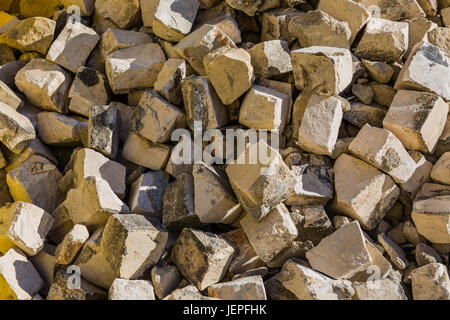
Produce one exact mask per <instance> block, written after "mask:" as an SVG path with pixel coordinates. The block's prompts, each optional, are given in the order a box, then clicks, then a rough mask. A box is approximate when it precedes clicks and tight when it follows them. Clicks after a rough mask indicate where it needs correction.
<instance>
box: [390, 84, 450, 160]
mask: <svg viewBox="0 0 450 320" xmlns="http://www.w3.org/2000/svg"><path fill="white" fill-rule="evenodd" d="M447 113H448V105H447V103H445V102H444V100H443V99H441V98H440V97H438V96H436V95H434V94H431V93H426V92H418V91H408V90H400V91H398V92H397V94H396V95H395V98H394V101H392V104H391V106H390V108H389V110H388V113H387V115H386V118H385V119H384V120H383V127H384V128H386V129H388V130H389V131H391V132H392V133H394V134H395V135H396V137H397V138H398V139H399V140H400V141H401V142H402V143H403V145H404V146H405V148H407V149H408V150H416V151H421V152H423V153H430V152H432V151H433V150H434V148H435V146H436V143H437V141H438V140H439V137H440V136H441V134H442V131H443V130H444V126H445V121H446V115H447Z"/></svg>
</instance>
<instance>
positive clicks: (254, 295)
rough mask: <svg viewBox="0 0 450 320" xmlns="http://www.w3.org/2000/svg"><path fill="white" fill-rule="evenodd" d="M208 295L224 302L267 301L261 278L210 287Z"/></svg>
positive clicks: (239, 280) (255, 277)
mask: <svg viewBox="0 0 450 320" xmlns="http://www.w3.org/2000/svg"><path fill="white" fill-rule="evenodd" d="M208 295H209V296H210V297H214V298H219V299H222V300H266V290H265V288H264V283H263V280H262V278H261V276H253V277H246V278H241V279H237V280H233V281H229V282H222V283H217V284H213V285H212V286H210V287H208Z"/></svg>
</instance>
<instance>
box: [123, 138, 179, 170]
mask: <svg viewBox="0 0 450 320" xmlns="http://www.w3.org/2000/svg"><path fill="white" fill-rule="evenodd" d="M170 149H171V148H170V146H167V145H164V144H160V143H157V144H155V143H152V142H151V141H149V140H146V139H144V138H142V137H140V136H138V135H137V134H135V133H133V132H130V134H129V136H128V138H127V140H126V141H125V145H124V146H123V149H122V157H123V158H124V159H126V160H128V161H131V162H133V163H135V164H138V165H140V166H143V167H146V168H148V169H151V170H155V171H158V170H162V169H164V168H165V167H166V164H167V161H168V159H169V157H170Z"/></svg>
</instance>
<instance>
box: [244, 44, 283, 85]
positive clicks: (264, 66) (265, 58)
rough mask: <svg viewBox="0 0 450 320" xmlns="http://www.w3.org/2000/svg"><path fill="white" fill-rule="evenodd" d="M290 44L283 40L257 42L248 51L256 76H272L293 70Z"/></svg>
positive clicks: (263, 77)
mask: <svg viewBox="0 0 450 320" xmlns="http://www.w3.org/2000/svg"><path fill="white" fill-rule="evenodd" d="M289 52H290V51H289V44H288V43H287V42H286V41H283V40H270V41H265V42H261V43H258V44H256V45H255V46H253V47H252V48H251V49H250V50H248V53H250V56H251V63H252V66H253V70H254V72H255V76H256V77H258V78H262V79H265V78H272V77H275V76H279V75H282V74H286V73H289V72H291V71H292V64H291V57H290V55H289Z"/></svg>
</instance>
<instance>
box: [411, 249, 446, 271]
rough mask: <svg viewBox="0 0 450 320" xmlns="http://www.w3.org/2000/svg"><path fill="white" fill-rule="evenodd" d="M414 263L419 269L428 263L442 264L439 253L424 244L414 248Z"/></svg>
mask: <svg viewBox="0 0 450 320" xmlns="http://www.w3.org/2000/svg"><path fill="white" fill-rule="evenodd" d="M415 256H416V261H417V265H418V266H419V267H421V266H424V265H427V264H429V263H442V258H441V256H440V255H439V253H438V252H437V251H436V250H435V249H433V248H432V247H430V246H427V245H426V244H425V243H419V244H418V245H417V246H416V254H415Z"/></svg>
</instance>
